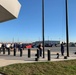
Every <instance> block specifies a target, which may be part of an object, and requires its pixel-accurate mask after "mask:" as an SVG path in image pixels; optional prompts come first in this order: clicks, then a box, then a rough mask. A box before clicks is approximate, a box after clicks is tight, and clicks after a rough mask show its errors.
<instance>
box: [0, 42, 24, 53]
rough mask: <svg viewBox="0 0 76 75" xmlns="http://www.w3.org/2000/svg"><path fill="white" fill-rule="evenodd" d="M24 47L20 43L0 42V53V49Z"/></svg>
mask: <svg viewBox="0 0 76 75" xmlns="http://www.w3.org/2000/svg"><path fill="white" fill-rule="evenodd" d="M8 48H10V49H18V50H20V49H24V46H23V45H22V44H21V43H14V44H10V43H7V44H5V43H0V53H1V50H4V49H8Z"/></svg>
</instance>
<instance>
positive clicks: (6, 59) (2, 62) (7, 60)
mask: <svg viewBox="0 0 76 75" xmlns="http://www.w3.org/2000/svg"><path fill="white" fill-rule="evenodd" d="M48 49H50V51H51V53H50V55H51V60H50V61H64V60H73V59H76V55H75V54H74V52H76V47H70V48H69V55H70V57H67V59H64V56H66V55H67V54H66V47H65V53H64V56H61V52H60V47H48V48H45V58H42V57H40V58H39V61H35V58H36V56H35V54H36V52H37V49H36V48H32V49H31V57H30V58H28V55H27V54H28V50H27V49H25V50H23V55H22V57H20V52H19V51H17V54H16V56H13V51H11V53H10V55H8V53H7V51H6V53H5V54H3V52H1V54H0V67H2V66H7V65H10V64H15V63H33V62H47V61H48V59H47V50H48ZM57 53H59V59H57V55H56V54H57Z"/></svg>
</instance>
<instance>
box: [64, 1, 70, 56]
mask: <svg viewBox="0 0 76 75" xmlns="http://www.w3.org/2000/svg"><path fill="white" fill-rule="evenodd" d="M65 6H66V44H67V56H68V57H69V34H68V0H65Z"/></svg>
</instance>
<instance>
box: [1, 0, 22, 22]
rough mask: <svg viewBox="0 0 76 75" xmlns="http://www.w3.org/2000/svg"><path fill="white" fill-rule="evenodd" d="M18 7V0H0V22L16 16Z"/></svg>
mask: <svg viewBox="0 0 76 75" xmlns="http://www.w3.org/2000/svg"><path fill="white" fill-rule="evenodd" d="M20 8H21V4H20V3H19V1H18V0H0V22H4V21H8V20H11V19H15V18H18V15H19V11H20Z"/></svg>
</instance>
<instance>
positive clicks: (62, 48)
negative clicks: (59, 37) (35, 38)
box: [38, 42, 64, 56]
mask: <svg viewBox="0 0 76 75" xmlns="http://www.w3.org/2000/svg"><path fill="white" fill-rule="evenodd" d="M38 49H39V50H40V56H42V52H43V46H42V43H41V44H39V45H38ZM61 55H62V56H64V43H63V42H62V43H61Z"/></svg>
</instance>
